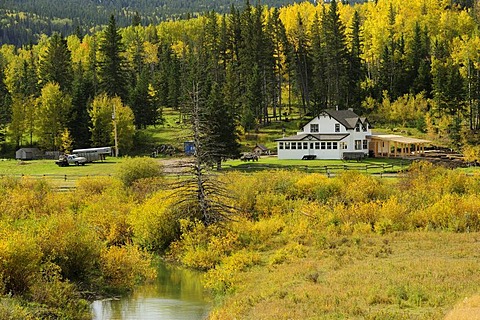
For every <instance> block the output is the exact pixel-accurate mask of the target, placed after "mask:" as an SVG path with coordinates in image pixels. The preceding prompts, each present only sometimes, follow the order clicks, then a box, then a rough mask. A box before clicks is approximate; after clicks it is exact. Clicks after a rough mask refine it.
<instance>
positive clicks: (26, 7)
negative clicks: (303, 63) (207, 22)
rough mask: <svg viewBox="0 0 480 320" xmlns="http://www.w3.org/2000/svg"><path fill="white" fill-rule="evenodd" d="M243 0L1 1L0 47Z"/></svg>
mask: <svg viewBox="0 0 480 320" xmlns="http://www.w3.org/2000/svg"><path fill="white" fill-rule="evenodd" d="M293 2H294V1H291V0H263V1H262V4H263V5H268V6H273V7H280V6H283V5H286V4H289V3H293ZM244 4H245V1H244V0H220V1H208V0H106V1H105V0H65V1H60V0H5V1H3V3H2V5H1V6H0V8H1V9H0V16H1V20H0V27H1V29H0V44H4V43H7V44H14V45H16V46H21V45H26V44H29V43H31V42H33V43H36V42H37V41H38V39H39V37H40V36H41V35H42V34H46V35H51V34H52V33H53V32H55V31H57V32H61V33H62V34H63V35H64V36H67V35H69V34H72V33H74V32H81V33H82V34H85V33H87V32H91V31H93V30H95V29H96V28H97V27H100V26H103V25H106V24H107V23H108V18H109V16H110V14H112V13H113V14H115V16H116V18H117V21H118V24H119V26H122V27H125V26H128V25H131V24H132V21H135V20H138V21H141V22H142V23H143V24H150V23H153V24H158V23H160V22H161V21H165V20H168V19H182V18H188V17H190V16H198V15H199V14H201V13H204V12H207V11H211V10H215V11H217V12H220V13H226V12H228V11H229V10H230V7H231V5H235V6H243V5H244Z"/></svg>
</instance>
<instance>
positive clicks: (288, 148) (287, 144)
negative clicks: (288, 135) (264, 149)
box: [285, 142, 290, 150]
mask: <svg viewBox="0 0 480 320" xmlns="http://www.w3.org/2000/svg"><path fill="white" fill-rule="evenodd" d="M285 149H287V150H290V142H285Z"/></svg>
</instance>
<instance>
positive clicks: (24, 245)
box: [0, 230, 42, 294]
mask: <svg viewBox="0 0 480 320" xmlns="http://www.w3.org/2000/svg"><path fill="white" fill-rule="evenodd" d="M3 231H4V230H2V233H1V234H0V235H2V236H3V235H4V234H8V238H3V237H1V238H0V280H1V282H2V285H1V286H0V288H3V290H4V293H12V294H23V293H24V292H26V291H27V290H28V289H29V287H30V285H31V284H32V283H33V282H34V281H35V279H36V278H37V277H38V275H39V271H40V261H41V259H42V251H41V250H40V248H39V246H38V244H37V243H36V241H35V239H34V238H33V237H31V236H29V235H27V234H25V233H22V232H18V231H5V232H3ZM0 294H1V292H0Z"/></svg>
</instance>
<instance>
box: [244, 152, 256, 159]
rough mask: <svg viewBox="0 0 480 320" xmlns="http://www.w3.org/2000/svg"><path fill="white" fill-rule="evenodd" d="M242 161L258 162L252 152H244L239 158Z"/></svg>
mask: <svg viewBox="0 0 480 320" xmlns="http://www.w3.org/2000/svg"><path fill="white" fill-rule="evenodd" d="M240 160H242V161H258V155H257V154H256V153H253V152H245V153H243V154H242V156H241V157H240Z"/></svg>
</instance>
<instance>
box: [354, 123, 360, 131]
mask: <svg viewBox="0 0 480 320" xmlns="http://www.w3.org/2000/svg"><path fill="white" fill-rule="evenodd" d="M355 131H356V132H360V123H357V125H356V126H355Z"/></svg>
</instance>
